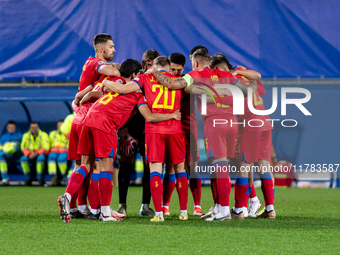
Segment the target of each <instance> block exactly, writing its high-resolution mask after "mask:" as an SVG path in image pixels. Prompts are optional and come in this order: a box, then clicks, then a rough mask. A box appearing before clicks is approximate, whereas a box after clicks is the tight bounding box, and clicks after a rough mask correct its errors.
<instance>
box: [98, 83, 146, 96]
mask: <svg viewBox="0 0 340 255" xmlns="http://www.w3.org/2000/svg"><path fill="white" fill-rule="evenodd" d="M101 86H102V90H103V91H104V92H106V93H110V92H111V93H112V92H114V93H118V94H121V95H122V94H128V93H132V92H135V91H138V90H139V89H141V87H140V85H139V84H138V83H137V82H134V81H131V82H129V83H127V84H125V85H123V84H121V83H119V82H114V81H108V80H105V81H103V83H102V85H101Z"/></svg>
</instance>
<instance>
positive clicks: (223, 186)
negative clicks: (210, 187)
mask: <svg viewBox="0 0 340 255" xmlns="http://www.w3.org/2000/svg"><path fill="white" fill-rule="evenodd" d="M210 162H211V164H212V166H214V167H215V173H216V177H217V178H216V180H217V190H218V196H219V201H220V205H221V206H220V209H219V211H218V212H217V213H216V211H215V210H214V213H213V214H212V216H211V217H210V218H207V219H206V221H223V220H230V219H231V216H230V209H229V196H230V191H231V182H230V176H229V171H228V161H227V157H222V158H211V159H210Z"/></svg>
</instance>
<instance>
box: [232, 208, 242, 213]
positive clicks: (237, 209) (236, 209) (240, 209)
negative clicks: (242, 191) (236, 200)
mask: <svg viewBox="0 0 340 255" xmlns="http://www.w3.org/2000/svg"><path fill="white" fill-rule="evenodd" d="M233 210H234V212H235V213H236V214H240V213H241V212H243V207H242V208H236V207H235V208H234V209H233Z"/></svg>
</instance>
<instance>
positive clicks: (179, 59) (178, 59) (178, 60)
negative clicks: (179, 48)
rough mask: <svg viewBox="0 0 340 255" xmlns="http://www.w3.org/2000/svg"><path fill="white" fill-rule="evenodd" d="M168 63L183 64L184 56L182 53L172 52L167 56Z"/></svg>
mask: <svg viewBox="0 0 340 255" xmlns="http://www.w3.org/2000/svg"><path fill="white" fill-rule="evenodd" d="M169 60H170V63H175V64H178V65H181V66H184V65H185V56H184V55H183V54H182V53H172V54H171V55H170V56H169Z"/></svg>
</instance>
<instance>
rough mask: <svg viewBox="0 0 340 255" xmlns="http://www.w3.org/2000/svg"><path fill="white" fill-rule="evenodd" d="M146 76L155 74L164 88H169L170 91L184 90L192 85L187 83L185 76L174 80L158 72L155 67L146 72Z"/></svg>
mask: <svg viewBox="0 0 340 255" xmlns="http://www.w3.org/2000/svg"><path fill="white" fill-rule="evenodd" d="M146 74H153V75H154V76H155V77H156V79H157V80H158V81H159V82H160V83H161V84H162V85H163V86H164V87H167V88H169V89H173V90H177V89H183V88H186V87H187V86H189V85H190V84H187V81H186V80H185V79H184V77H185V76H183V77H180V78H176V79H173V78H170V77H168V76H166V75H165V74H162V73H161V72H159V71H157V69H156V68H155V67H153V68H150V69H149V70H148V71H146Z"/></svg>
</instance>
